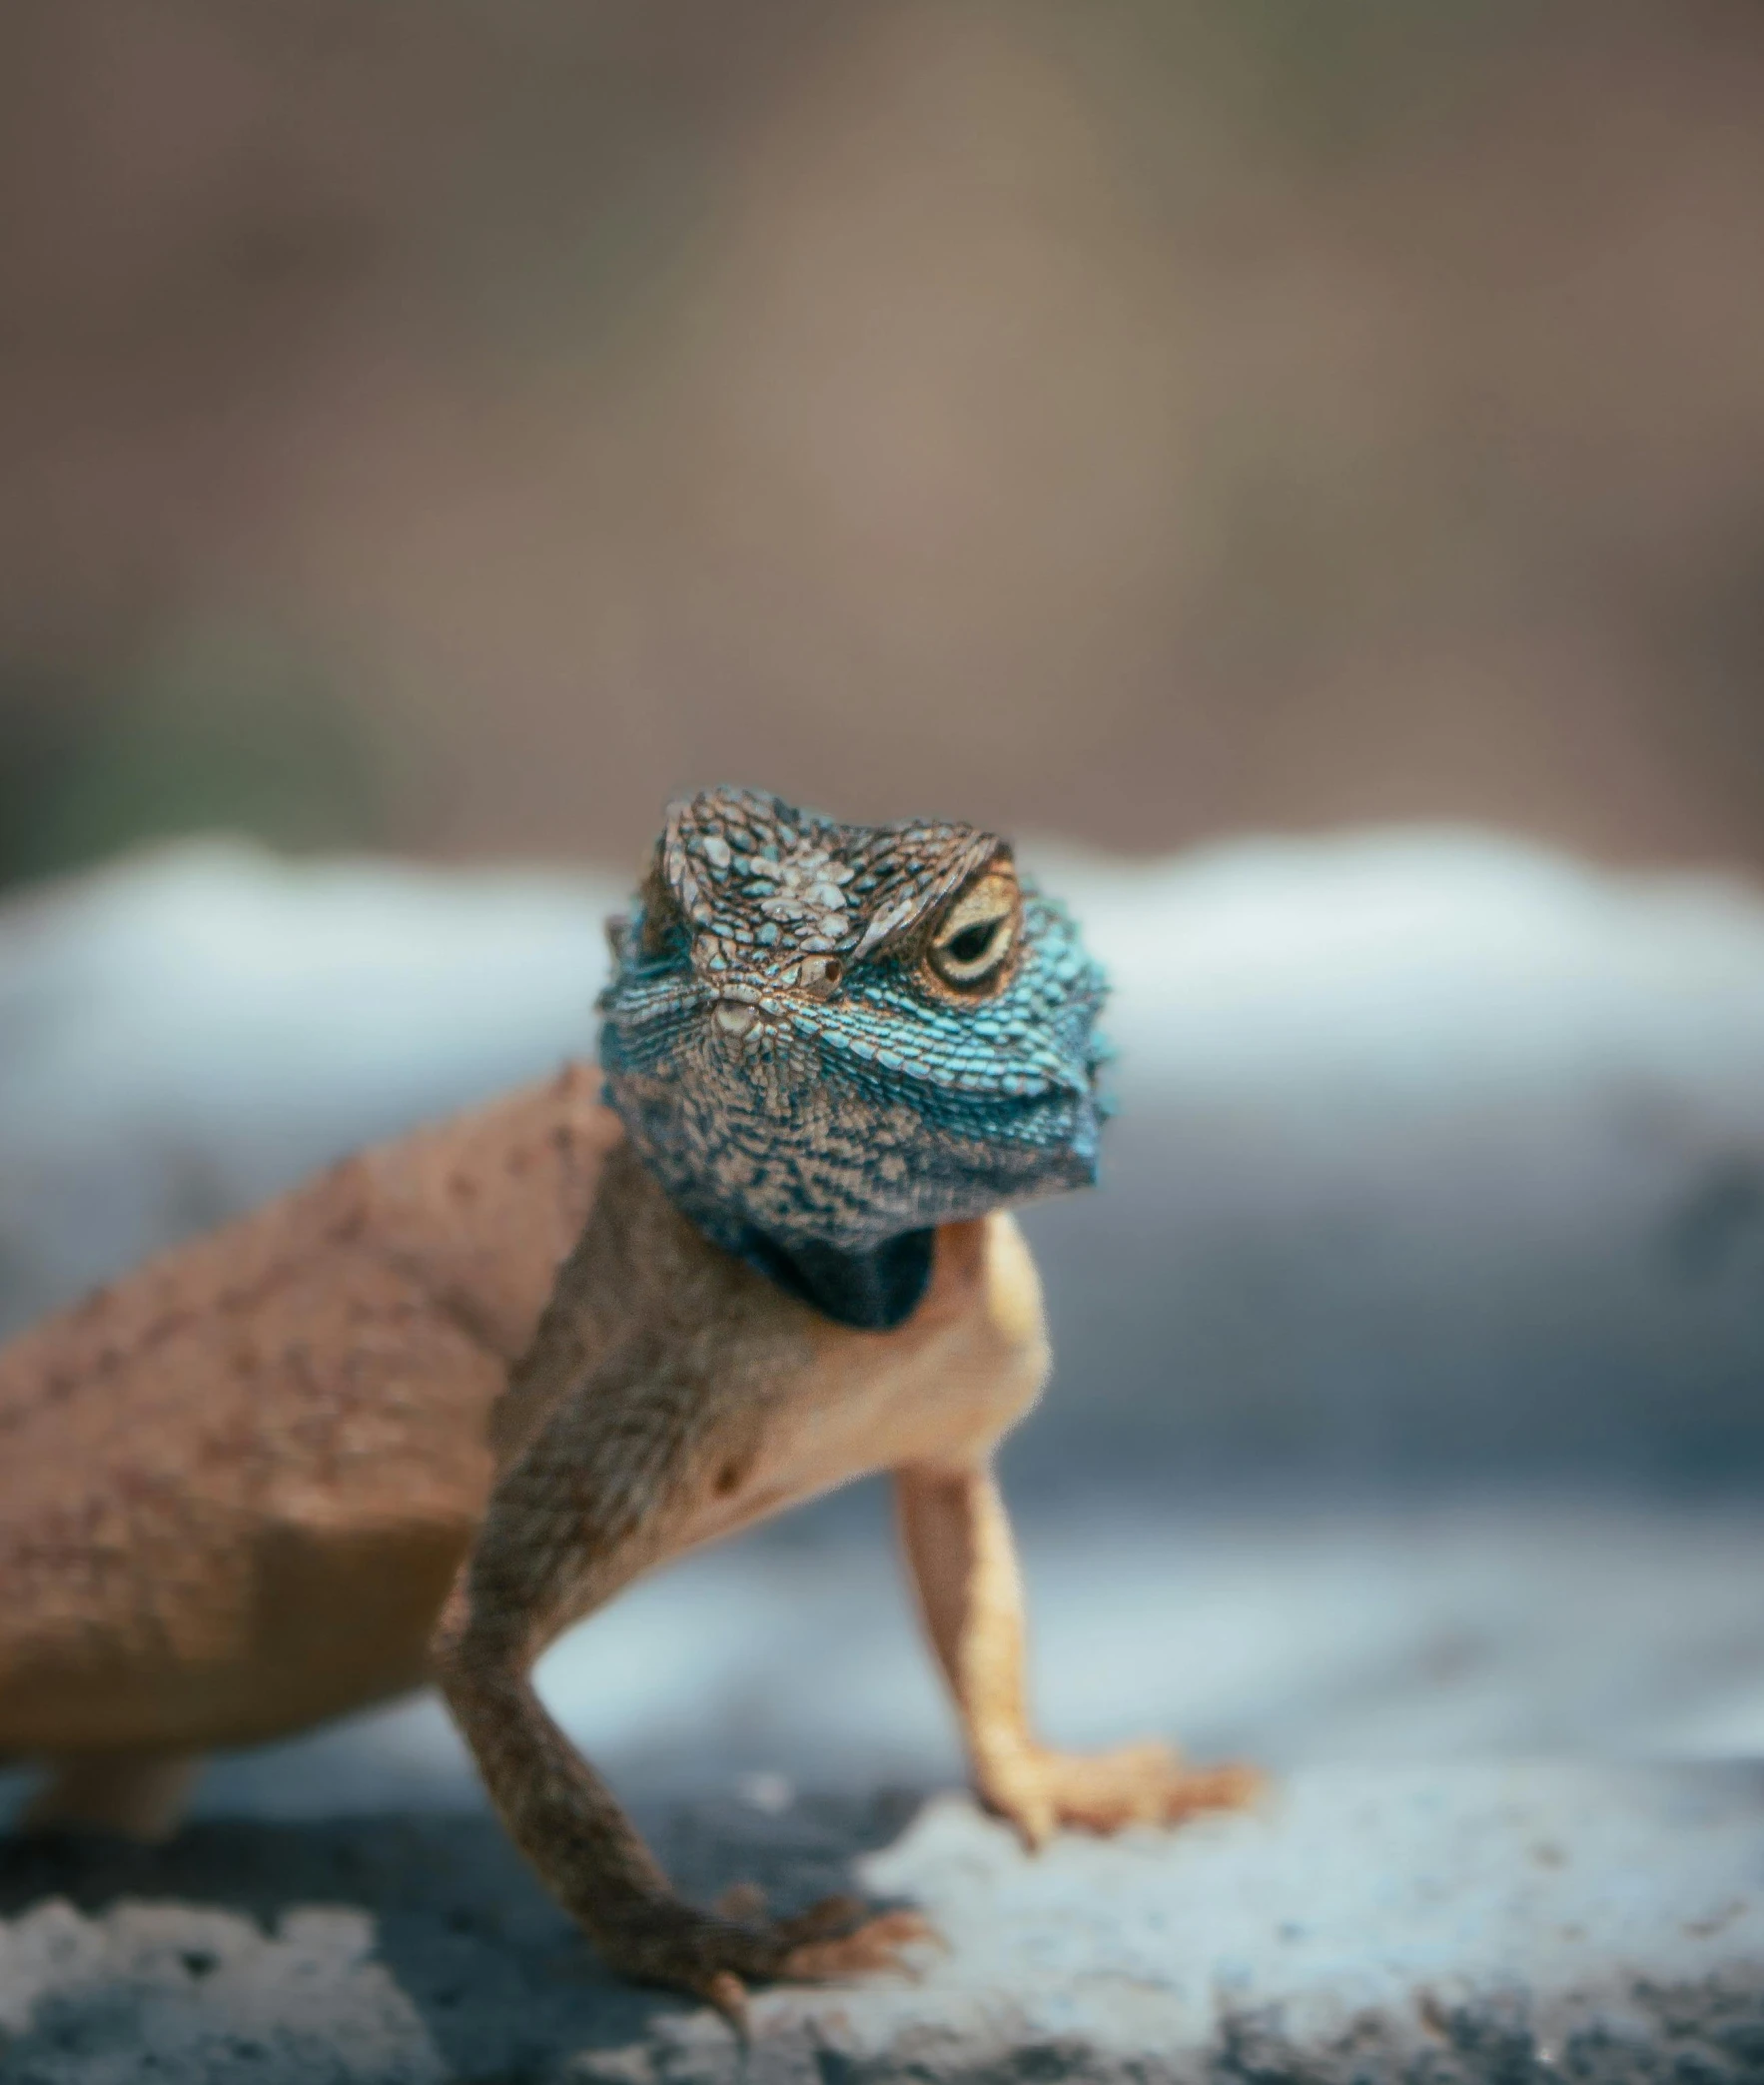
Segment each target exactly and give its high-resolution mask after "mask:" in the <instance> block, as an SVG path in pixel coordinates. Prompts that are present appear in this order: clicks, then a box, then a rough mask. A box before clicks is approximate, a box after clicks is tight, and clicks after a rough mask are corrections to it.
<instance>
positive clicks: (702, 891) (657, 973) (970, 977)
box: [600, 789, 1105, 1253]
mask: <svg viewBox="0 0 1764 2085" xmlns="http://www.w3.org/2000/svg"><path fill="white" fill-rule="evenodd" d="M610 932H611V938H612V943H613V952H614V956H615V968H614V972H613V976H612V980H611V982H610V983H609V984H608V986H607V988H606V990H605V992H604V993H603V994H602V995H601V999H600V1011H601V1013H602V1014H603V1015H604V1016H605V1021H604V1026H603V1027H602V1029H601V1032H600V1062H601V1067H602V1069H603V1070H604V1072H605V1074H606V1083H607V1092H608V1097H609V1099H610V1100H611V1103H612V1105H613V1107H614V1108H615V1109H616V1110H617V1111H618V1113H619V1115H620V1116H621V1117H622V1119H623V1121H624V1124H625V1128H626V1130H627V1132H628V1133H629V1135H630V1138H631V1140H632V1142H633V1144H634V1145H635V1146H636V1148H637V1150H638V1152H639V1153H640V1154H641V1156H642V1157H643V1158H644V1160H645V1161H646V1162H647V1164H648V1165H649V1166H650V1168H651V1169H652V1170H653V1172H654V1173H655V1174H656V1175H657V1177H658V1178H659V1179H660V1181H661V1183H662V1185H663V1186H664V1187H665V1188H666V1189H667V1191H668V1193H669V1194H670V1195H671V1196H672V1198H673V1199H674V1201H675V1202H676V1203H678V1204H679V1206H680V1207H681V1208H683V1209H684V1210H685V1211H686V1213H687V1214H688V1215H689V1216H691V1217H692V1218H694V1220H695V1221H696V1222H697V1223H698V1224H699V1225H700V1227H701V1228H702V1229H704V1230H705V1231H707V1232H708V1233H709V1234H710V1235H711V1236H712V1237H713V1238H715V1239H716V1240H717V1242H718V1243H720V1244H723V1245H725V1246H728V1247H729V1248H730V1249H731V1250H734V1251H738V1252H744V1251H751V1248H752V1243H753V1241H754V1239H755V1237H756V1236H757V1237H759V1238H761V1239H766V1240H770V1241H773V1242H775V1243H776V1244H778V1245H781V1246H783V1247H785V1248H786V1249H794V1248H799V1247H805V1246H807V1247H813V1246H824V1247H833V1248H837V1249H839V1250H840V1251H843V1252H849V1253H862V1252H866V1251H869V1250H871V1249H873V1248H875V1247H877V1246H879V1245H882V1244H883V1243H885V1242H886V1241H888V1240H890V1239H893V1238H897V1237H899V1236H900V1235H901V1234H902V1233H906V1232H913V1231H918V1230H921V1229H923V1228H925V1227H927V1226H931V1225H935V1224H940V1223H946V1222H949V1221H951V1220H953V1219H956V1218H961V1217H970V1216H978V1215H981V1214H984V1213H985V1212H987V1211H989V1210H992V1209H996V1208H998V1207H999V1206H1000V1205H1001V1204H1003V1203H1006V1202H1012V1201H1017V1200H1021V1199H1023V1198H1025V1197H1029V1196H1033V1195H1039V1194H1046V1193H1049V1192H1051V1191H1053V1190H1055V1189H1058V1188H1067V1187H1079V1186H1087V1185H1089V1183H1090V1182H1091V1181H1092V1180H1094V1179H1095V1177H1096V1161H1097V1131H1098V1120H1099V1115H1098V1106H1097V1098H1096V1080H1097V1073H1098V1069H1099V1067H1100V1065H1101V1063H1102V1061H1103V1057H1104V1055H1105V1052H1104V1050H1103V1047H1102V1045H1101V1044H1100V1043H1099V1042H1098V1041H1097V1039H1096V1037H1095V1035H1094V1032H1093V1029H1094V1023H1095V1020H1096V1016H1097V1011H1098V1008H1099V1007H1100V1005H1101V1003H1102V998H1103V976H1102V972H1101V971H1100V969H1099V968H1098V966H1097V965H1096V964H1095V963H1094V962H1093V961H1092V960H1091V958H1090V957H1089V956H1087V955H1086V953H1085V952H1084V949H1083V947H1082V946H1081V944H1080V942H1079V939H1078V934H1077V931H1076V929H1075V928H1074V926H1073V924H1072V921H1071V920H1070V918H1068V916H1067V914H1066V913H1065V911H1064V910H1063V909H1062V908H1061V907H1060V906H1059V905H1058V904H1056V903H1055V902H1054V901H1053V900H1051V899H1049V898H1045V897H1043V896H1041V895H1040V894H1039V893H1038V892H1037V891H1035V890H1034V889H1033V888H1032V887H1030V886H1027V885H1026V884H1024V883H1023V882H1021V881H1020V880H1019V878H1018V874H1017V869H1016V865H1015V863H1014V862H1013V860H1012V858H1011V850H1010V848H1009V847H1008V846H1007V845H1006V844H1005V842H1004V841H1002V840H1000V839H998V838H996V837H995V836H994V835H993V834H991V833H984V832H977V831H975V829H974V828H973V827H972V826H969V825H948V824H942V823H939V822H936V821H934V820H929V819H927V820H915V821H910V822H908V823H904V824H899V825H841V824H838V823H836V822H835V821H834V820H833V819H830V818H823V817H820V816H818V815H817V814H816V813H814V812H810V811H799V810H794V809H792V808H791V806H790V805H788V804H786V803H781V802H779V800H778V799H777V798H776V797H775V796H767V795H764V794H761V793H760V792H758V791H756V790H747V789H708V790H705V791H704V792H703V793H702V794H700V795H697V796H693V797H690V798H687V799H684V800H682V801H680V802H677V803H674V804H672V805H670V806H669V808H668V812H667V823H666V828H665V830H664V831H663V833H662V836H661V839H660V841H659V842H658V844H657V846H656V849H655V855H654V859H653V862H652V864H651V866H650V869H649V873H648V876H647V879H646V880H645V882H644V884H643V887H642V889H641V890H640V891H639V893H638V895H637V900H636V903H635V906H634V908H633V910H632V911H631V913H630V915H629V917H628V918H627V919H623V920H618V921H614V922H613V924H612V927H611V929H610Z"/></svg>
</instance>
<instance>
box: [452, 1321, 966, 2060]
mask: <svg viewBox="0 0 1764 2085" xmlns="http://www.w3.org/2000/svg"><path fill="white" fill-rule="evenodd" d="M654 1358H655V1357H649V1359H654ZM644 1362H645V1357H644V1356H642V1355H640V1354H632V1353H626V1354H625V1355H623V1356H620V1357H614V1358H613V1360H612V1362H611V1364H610V1365H605V1364H603V1365H602V1367H601V1368H600V1369H599V1370H597V1371H595V1372H594V1376H593V1378H592V1379H591V1380H590V1381H589V1382H588V1383H586V1384H585V1385H583V1386H582V1388H581V1390H580V1391H579V1392H578V1393H577V1394H575V1395H573V1396H571V1397H569V1398H568V1399H567V1400H566V1401H565V1402H564V1403H563V1404H561V1405H560V1406H559V1407H557V1408H555V1409H554V1410H553V1411H552V1413H551V1415H550V1417H549V1418H548V1420H547V1421H546V1423H545V1424H544V1425H543V1426H542V1427H541V1428H540V1430H539V1431H538V1433H537V1434H536V1435H535V1436H534V1437H533V1438H532V1439H531V1440H530V1441H529V1442H528V1443H527V1444H526V1445H525V1446H524V1447H523V1448H521V1449H520V1451H519V1452H518V1453H517V1454H516V1455H515V1456H514V1457H513V1459H512V1461H511V1462H510V1463H509V1465H508V1467H507V1468H506V1469H505V1470H504V1471H503V1473H502V1475H501V1477H500V1479H499V1480H498V1482H497V1484H496V1486H495V1489H494V1491H493V1493H492V1496H491V1499H490V1504H489V1508H488V1511H487V1513H486V1515H485V1518H484V1521H483V1524H482V1527H481V1529H480V1531H479V1535H478V1539H477V1542H476V1544H475V1545H474V1547H473V1549H472V1552H471V1554H470V1556H469V1557H468V1558H467V1559H466V1561H465V1563H464V1564H463V1565H462V1566H461V1567H460V1570H459V1573H458V1576H457V1577H456V1579H455V1580H454V1583H453V1587H452V1590H451V1592H450V1593H449V1595H448V1599H447V1604H446V1607H445V1609H444V1611H443V1613H442V1616H441V1625H440V1627H439V1629H438V1631H437V1635H436V1639H435V1660H436V1668H437V1676H438V1678H439V1680H440V1682H441V1689H442V1691H443V1693H444V1694H445V1696H446V1699H447V1704H448V1706H449V1707H450V1709H451V1710H452V1713H453V1716H454V1719H455V1721H456V1722H457V1723H458V1725H459V1728H460V1730H461V1731H462V1732H463V1734H464V1737H465V1741H466V1743H467V1744H468V1745H469V1746H470V1748H471V1751H472V1754H473V1756H474V1757H475V1759H476V1761H477V1765H478V1769H479V1771H480V1772H481V1773H482V1775H483V1779H484V1785H485V1786H486V1788H487V1789H488V1791H489V1795H490V1800H491V1801H492V1802H493V1803H494V1804H495V1807H496V1810H497V1812H498V1814H499V1815H500V1816H501V1818H502V1821H503V1823H504V1824H505V1825H506V1826H507V1829H508V1832H509V1834H510V1836H511V1837H512V1838H513V1839H514V1841H515V1843H516V1844H517V1845H518V1846H519V1847H520V1850H521V1851H522V1852H523V1853H524V1854H525V1855H526V1857H527V1859H528V1860H529V1861H530V1862H531V1863H532V1865H533V1867H534V1868H535V1869H536V1870H537V1871H538V1874H539V1877H540V1879H541V1881H543V1882H544V1884H545V1886H546V1887H547V1888H548V1889H549V1890H550V1892H551V1894H552V1895H553V1896H554V1897H555V1898H556V1899H557V1901H558V1902H559V1903H560V1904H561V1905H562V1906H563V1908H564V1909H565V1910H566V1911H568V1912H569V1913H570V1915H571V1916H572V1917H573V1918H574V1919H576V1921H577V1922H578V1923H579V1924H580V1925H581V1926H582V1928H583V1929H584V1930H585V1931H586V1933H587V1934H588V1936H589V1938H590V1939H592V1941H593V1942H594V1944H595V1946H596V1947H597V1948H598V1949H599V1950H600V1952H601V1954H602V1955H604V1956H605V1958H606V1960H607V1961H608V1962H609V1963H610V1964H611V1966H612V1967H613V1968H615V1969H617V1970H619V1971H620V1972H621V1973H622V1974H624V1975H626V1976H629V1977H632V1978H635V1979H637V1980H638V1981H640V1982H644V1983H656V1984H665V1985H671V1986H673V1987H674V1988H676V1989H680V1990H685V1991H690V1992H692V1993H694V1994H695V1995H697V1996H698V1997H701V1998H705V1999H708V2000H709V2001H710V2002H711V2003H712V2004H713V2005H715V2006H717V2007H718V2008H719V2009H720V2010H721V2011H723V2012H724V2013H726V2014H727V2015H728V2016H729V2017H730V2018H731V2019H734V2020H736V2021H737V2022H738V2021H739V2020H740V2019H741V2017H742V2015H743V2011H744V2005H745V1998H746V1981H747V1980H748V1979H750V1978H762V1979H769V1978H789V1979H798V1980H804V1981H820V1980H824V1979H827V1978H832V1977H839V1976H845V1975H848V1974H851V1973H853V1972H855V1971H859V1970H865V1969H878V1968H886V1967H891V1966H896V1965H897V1964H898V1960H899V1956H900V1951H901V1949H902V1948H903V1947H904V1946H905V1945H906V1944H907V1943H908V1942H910V1941H913V1940H918V1939H922V1938H923V1937H925V1934H926V1930H927V1929H926V1927H925V1924H924V1922H923V1920H921V1919H920V1918H918V1917H917V1915H916V1914H913V1913H908V1912H893V1913H886V1914H883V1915H882V1916H880V1917H876V1918H871V1919H869V1920H867V1921H866V1920H864V1918H863V1913H862V1907H861V1906H860V1905H858V1904H857V1903H856V1902H855V1901H853V1900H852V1899H849V1898H830V1899H827V1900H826V1901H824V1902H822V1903H819V1904H816V1905H814V1906H812V1907H811V1908H810V1909H809V1910H807V1911H805V1912H803V1913H802V1914H800V1916H798V1917H795V1918H786V1919H777V1920H772V1919H766V1918H763V1917H761V1916H758V1915H749V1907H750V1906H751V1905H753V1904H754V1903H756V1902H757V1897H756V1895H755V1893H754V1892H751V1891H739V1890H738V1891H733V1892H731V1893H730V1897H729V1898H728V1899H727V1900H725V1909H724V1910H723V1911H721V1912H707V1911H701V1910H698V1909H696V1908H694V1907H693V1906H692V1905H689V1904H687V1903H685V1902H683V1901H682V1900H681V1899H680V1898H679V1897H678V1896H676V1895H675V1894H674V1892H673V1890H672V1889H671V1887H670V1886H669V1884H668V1880H667V1877H666V1875H665V1874H664V1873H663V1872H662V1870H661V1867H660V1865H659V1864H658V1862H657V1861H656V1859H655V1857H654V1855H653V1854H651V1853H650V1851H649V1849H648V1847H647V1846H645V1845H644V1843H643V1841H642V1839H641V1837H640V1836H639V1835H638V1833H637V1831H636V1828H635V1827H634V1826H633V1825H632V1823H631V1821H630V1819H629V1818H628V1817H627V1816H626V1815H625V1813H624V1811H623V1810H622V1809H621V1808H620V1806H619V1804H618V1801H617V1799H616V1797H615V1796H614V1795H613V1794H612V1791H611V1790H610V1789H609V1788H608V1787H607V1785H606V1783H605V1782H604V1781H603V1780H602V1779H601V1778H600V1776H599V1775H598V1774H597V1773H596V1772H595V1771H594V1770H593V1768H592V1767H591V1766H589V1765H588V1763H587V1761H586V1760H585V1759H583V1758H582V1757H581V1755H580V1754H579V1753H578V1752H577V1751H576V1750H575V1748H574V1747H573V1746H572V1745H571V1744H570V1742H569V1740H568V1739H567V1738H566V1737H565V1736H564V1734H563V1732H562V1731H561V1730H560V1729H559V1728H558V1727H557V1725H556V1723H555V1722H553V1721H552V1719H551V1717H550V1716H549V1715H548V1714H547V1713H546V1712H545V1709H544V1707H543V1705H542V1703H541V1702H540V1701H539V1698H538V1696H537V1694H536V1693H535V1692H534V1690H533V1686H532V1680H531V1671H532V1666H533V1663H534V1661H535V1660H536V1659H537V1657H538V1655H539V1653H540V1652H541V1651H542V1650H543V1649H544V1648H545V1646H546V1645H547V1644H548V1643H549V1642H550V1641H551V1640H552V1639H553V1638H554V1637H555V1636H556V1635H558V1634H559V1633H560V1632H561V1630H562V1629H563V1628H565V1627H567V1626H568V1624H569V1623H570V1622H572V1621H574V1620H576V1619H579V1618H580V1617H581V1616H582V1615H584V1614H586V1613H588V1612H589V1611H590V1610H591V1609H592V1608H594V1607H597V1606H599V1605H601V1604H602V1603H603V1602H604V1601H605V1600H607V1599H608V1598H610V1597H611V1596H612V1594H613V1593H615V1592H616V1591H617V1590H618V1589H619V1588H620V1587H621V1586H622V1585H624V1584H626V1583H628V1582H629V1580H630V1579H631V1578H632V1577H634V1576H635V1575H636V1574H637V1573H638V1572H639V1571H641V1570H643V1569H646V1568H648V1567H649V1566H651V1565H653V1564H657V1563H659V1562H661V1561H662V1560H663V1559H664V1558H666V1557H667V1556H669V1555H670V1554H672V1553H673V1552H674V1551H675V1550H676V1549H677V1548H678V1547H680V1546H681V1541H682V1533H683V1531H682V1523H683V1522H684V1521H685V1520H686V1519H687V1518H688V1517H689V1515H690V1511H691V1505H692V1502H693V1501H694V1500H695V1499H696V1498H697V1496H698V1494H699V1491H700V1487H701V1485H702V1487H703V1489H705V1490H709V1489H710V1487H711V1486H712V1484H713V1483H714V1476H713V1474H712V1473H713V1472H714V1469H715V1468H716V1467H719V1466H720V1465H721V1462H722V1458H723V1457H724V1456H725V1455H726V1454H727V1444H724V1443H720V1442H718V1441H717V1440H716V1439H715V1438H714V1435H712V1434H710V1433H709V1432H708V1431H707V1429H706V1428H705V1426H704V1423H703V1414H702V1412H699V1411H695V1410H694V1409H693V1402H694V1401H693V1400H692V1399H691V1398H690V1397H689V1396H686V1395H682V1394H681V1389H680V1388H674V1389H670V1388H669V1386H668V1385H667V1383H666V1380H665V1374H666V1372H665V1370H655V1371H652V1370H651V1369H650V1368H648V1367H645V1366H644ZM658 1378H659V1379H660V1380H658Z"/></svg>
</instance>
